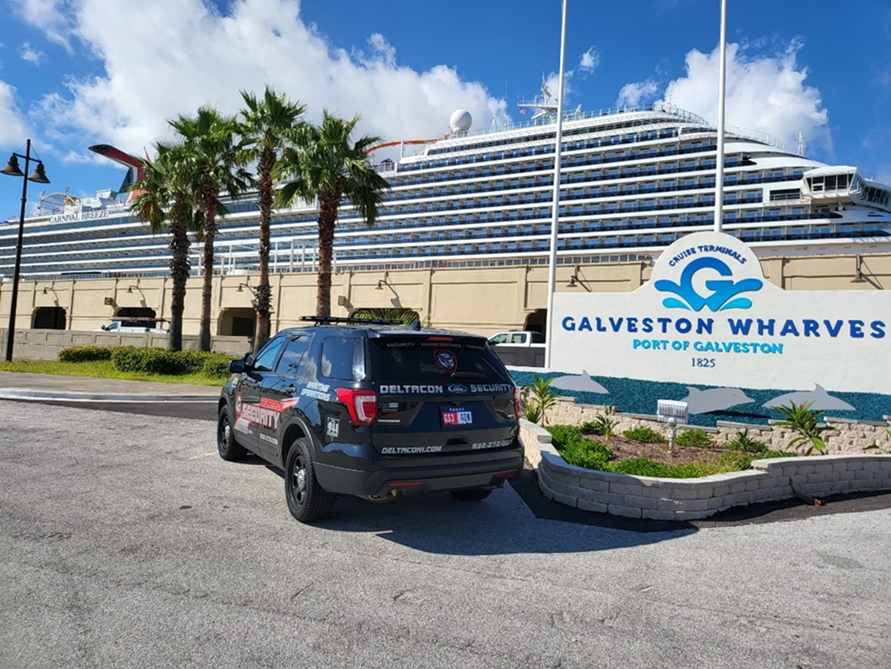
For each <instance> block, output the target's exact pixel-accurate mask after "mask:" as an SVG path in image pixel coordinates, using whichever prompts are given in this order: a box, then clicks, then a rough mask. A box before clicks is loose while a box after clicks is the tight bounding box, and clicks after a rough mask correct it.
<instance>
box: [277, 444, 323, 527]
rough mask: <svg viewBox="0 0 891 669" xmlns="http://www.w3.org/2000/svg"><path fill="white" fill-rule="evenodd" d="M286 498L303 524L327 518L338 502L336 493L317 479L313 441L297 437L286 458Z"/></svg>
mask: <svg viewBox="0 0 891 669" xmlns="http://www.w3.org/2000/svg"><path fill="white" fill-rule="evenodd" d="M285 499H286V500H287V502H288V511H290V512H291V515H292V516H294V518H296V519H297V520H299V521H300V522H301V523H312V522H314V521H316V520H319V519H320V518H323V517H325V516H326V515H327V514H328V512H330V511H331V507H332V505H333V504H334V495H332V494H331V493H329V492H327V491H326V490H323V489H322V487H321V486H320V485H319V483H318V481H316V476H315V471H314V469H313V462H312V453H311V451H310V444H309V440H308V439H306V438H302V437H301V438H300V439H297V440H296V441H295V442H294V443H293V444H291V448H290V450H289V451H288V457H287V458H286V460H285Z"/></svg>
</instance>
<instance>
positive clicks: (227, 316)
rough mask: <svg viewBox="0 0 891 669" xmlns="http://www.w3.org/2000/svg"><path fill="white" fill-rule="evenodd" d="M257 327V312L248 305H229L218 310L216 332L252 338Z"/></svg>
mask: <svg viewBox="0 0 891 669" xmlns="http://www.w3.org/2000/svg"><path fill="white" fill-rule="evenodd" d="M256 328H257V312H256V311H254V310H253V309H251V308H250V307H230V308H228V309H223V310H222V311H221V312H220V316H219V319H218V320H217V334H218V335H223V336H231V337H247V338H248V339H250V340H251V341H253V339H254V332H255V331H256Z"/></svg>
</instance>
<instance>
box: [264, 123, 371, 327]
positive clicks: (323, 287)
mask: <svg viewBox="0 0 891 669" xmlns="http://www.w3.org/2000/svg"><path fill="white" fill-rule="evenodd" d="M358 123H359V118H358V117H355V118H353V119H350V120H346V119H341V118H338V117H336V116H332V115H331V114H329V113H328V112H327V111H323V112H322V122H321V123H320V124H319V125H314V124H311V123H303V124H301V125H300V126H298V127H297V128H296V129H295V130H294V131H293V132H292V133H290V136H289V140H291V143H292V145H291V146H289V147H287V148H285V149H284V150H283V151H282V157H281V161H280V163H279V164H278V165H277V166H276V169H275V170H274V172H273V176H274V178H275V179H276V180H277V181H278V182H279V183H282V184H283V185H282V187H281V190H280V191H279V192H278V196H277V197H278V203H279V205H280V206H282V205H290V204H291V203H292V202H294V201H295V200H302V201H304V202H312V201H313V200H318V203H319V205H318V208H319V219H318V227H319V255H318V261H319V272H318V281H317V292H316V314H318V315H319V316H330V315H331V259H332V255H333V252H334V227H335V225H336V224H337V218H338V216H337V214H338V210H339V208H340V203H341V201H342V199H343V198H344V197H346V198H349V201H350V204H351V205H352V207H353V208H354V213H355V214H358V215H359V216H360V217H361V218H363V219H364V220H365V222H366V223H367V224H368V225H372V224H373V223H374V222H375V219H377V214H378V205H379V204H380V202H381V200H382V199H383V192H384V190H385V189H386V188H388V187H389V184H388V183H387V180H386V179H384V178H383V177H382V176H381V175H380V174H378V172H377V170H375V169H374V167H373V166H372V165H371V163H370V162H369V160H368V150H369V149H370V148H371V147H372V146H374V145H375V144H377V143H378V142H379V141H380V139H379V138H378V137H360V138H359V139H357V140H356V141H355V142H353V141H351V136H352V134H353V130H355V128H356V125H357V124H358Z"/></svg>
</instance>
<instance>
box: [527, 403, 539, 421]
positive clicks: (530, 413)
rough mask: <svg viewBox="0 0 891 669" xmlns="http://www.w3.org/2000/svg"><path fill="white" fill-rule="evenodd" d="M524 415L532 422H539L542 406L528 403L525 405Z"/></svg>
mask: <svg viewBox="0 0 891 669" xmlns="http://www.w3.org/2000/svg"><path fill="white" fill-rule="evenodd" d="M523 415H524V416H525V418H526V420H528V421H529V422H530V423H538V421H540V420H541V407H539V406H538V405H535V404H529V403H526V404H524V405H523Z"/></svg>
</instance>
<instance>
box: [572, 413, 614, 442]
mask: <svg viewBox="0 0 891 669" xmlns="http://www.w3.org/2000/svg"><path fill="white" fill-rule="evenodd" d="M615 413H616V407H614V406H606V407H604V408H603V413H602V414H600V415H598V416H595V417H594V420H589V421H586V422H584V423H582V424H581V425H580V426H579V428H580V429H581V431H582V433H583V434H596V435H599V436H601V437H607V438H609V437H612V436H613V434H614V433H615V429H616V425H617V424H618V422H619V421H617V420H616V419H614V418H613V415H615Z"/></svg>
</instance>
